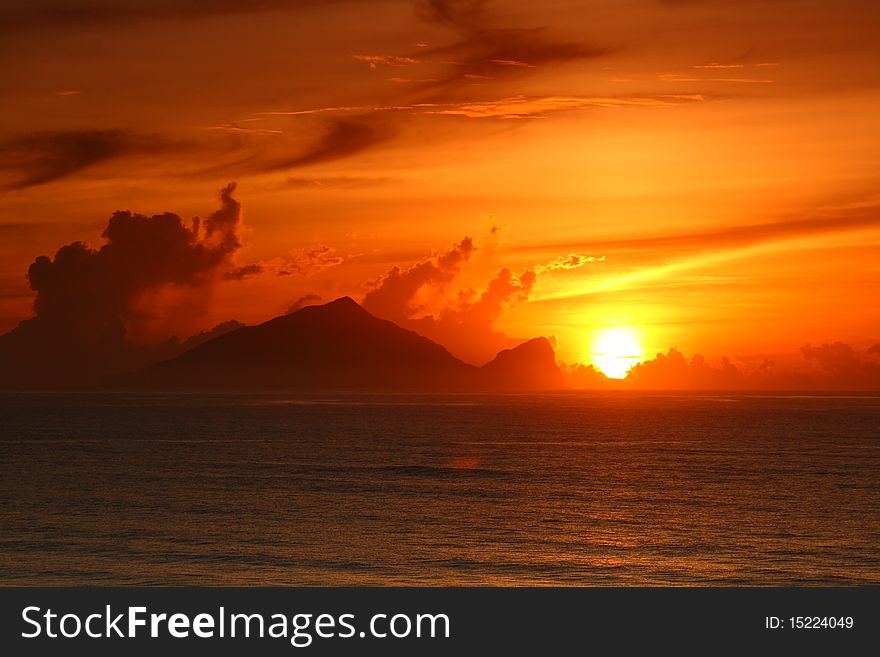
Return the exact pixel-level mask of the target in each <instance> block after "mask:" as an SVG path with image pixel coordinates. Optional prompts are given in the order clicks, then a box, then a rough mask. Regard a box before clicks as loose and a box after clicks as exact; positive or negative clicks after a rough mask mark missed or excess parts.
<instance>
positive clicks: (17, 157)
mask: <svg viewBox="0 0 880 657" xmlns="http://www.w3.org/2000/svg"><path fill="white" fill-rule="evenodd" d="M160 143H161V142H160V141H158V140H156V139H155V138H145V137H138V136H135V135H132V134H130V133H128V132H125V131H121V130H91V131H89V130H86V131H68V132H47V133H38V134H32V135H24V136H20V137H16V138H14V139H12V140H9V141H7V142H5V143H4V144H2V145H0V171H3V172H7V175H5V176H4V178H6V180H4V181H0V189H6V190H16V189H25V188H27V187H33V186H35V185H42V184H44V183H48V182H51V181H53V180H58V179H59V178H63V177H65V176H69V175H71V174H73V173H77V172H79V171H81V170H83V169H86V168H88V167H90V166H92V165H95V164H98V163H101V162H106V161H108V160H111V159H113V158H116V157H119V156H121V155H127V154H132V153H138V152H149V151H155V150H156V149H157V148H159V147H160Z"/></svg>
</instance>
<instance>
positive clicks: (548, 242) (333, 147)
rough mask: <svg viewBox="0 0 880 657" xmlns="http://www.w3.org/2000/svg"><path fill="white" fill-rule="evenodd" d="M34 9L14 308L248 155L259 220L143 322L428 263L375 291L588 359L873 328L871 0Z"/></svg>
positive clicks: (264, 301)
mask: <svg viewBox="0 0 880 657" xmlns="http://www.w3.org/2000/svg"><path fill="white" fill-rule="evenodd" d="M28 4H31V3H6V5H8V6H6V5H4V7H3V8H0V31H2V32H3V34H2V41H3V44H4V45H3V46H2V48H0V58H2V59H3V66H4V70H5V73H4V76H3V79H4V83H3V84H2V85H0V126H2V128H0V142H2V145H0V236H2V239H0V332H6V331H8V330H10V329H12V328H13V327H14V326H15V325H16V324H17V323H18V322H19V321H20V320H21V319H24V318H26V317H28V316H29V315H31V314H32V311H31V305H32V303H33V298H34V293H33V291H32V290H31V289H30V287H29V285H28V280H27V278H26V272H27V270H28V266H29V265H30V263H31V262H33V261H34V258H35V257H36V256H38V255H49V256H52V255H54V254H55V252H56V250H57V249H58V248H59V247H60V246H62V245H64V244H68V243H70V242H73V241H75V240H85V241H87V242H89V243H90V244H91V245H92V246H95V247H97V246H100V245H101V244H102V239H101V237H100V235H101V232H102V230H103V229H104V228H105V226H106V225H107V220H108V218H109V217H110V216H111V214H112V213H113V212H114V211H116V210H131V211H132V212H139V213H143V214H146V215H152V214H158V213H162V212H174V213H177V214H179V215H181V216H182V217H183V218H184V219H185V220H187V221H188V219H189V218H190V217H191V216H194V215H199V216H202V217H205V216H207V215H209V214H210V213H211V212H213V211H214V210H215V209H216V207H217V200H216V197H217V192H218V190H219V189H221V188H222V187H224V186H225V185H226V184H227V183H229V182H230V181H236V182H237V189H236V191H235V198H236V199H237V200H238V201H239V202H240V203H241V204H242V207H243V213H244V224H243V226H242V227H241V229H240V236H241V241H242V243H243V246H241V247H240V248H235V249H234V254H233V255H232V256H231V258H232V260H231V261H230V262H227V263H226V265H225V269H217V270H216V271H214V272H213V273H212V276H213V279H212V284H211V285H200V286H198V287H197V289H194V290H189V291H187V290H185V289H182V288H183V287H186V285H184V286H182V288H181V289H175V290H171V289H170V288H169V286H167V285H166V286H165V287H161V286H160V287H156V288H155V289H153V288H151V289H148V290H147V291H146V292H145V293H143V294H141V295H140V297H139V299H138V301H137V303H138V308H139V311H142V312H139V313H138V314H131V315H130V316H127V317H126V323H127V325H128V335H129V336H130V337H131V338H134V339H138V340H142V341H143V340H155V339H158V338H161V337H167V335H169V334H171V333H176V334H179V335H181V336H182V337H183V336H185V335H189V334H190V333H192V332H195V331H198V330H204V329H209V328H211V327H212V326H214V325H215V324H217V323H219V322H221V321H223V320H226V319H232V318H234V319H238V320H240V321H243V322H246V323H253V322H259V321H262V320H265V319H268V318H269V317H271V316H274V315H277V314H280V313H283V312H285V311H286V310H287V309H288V308H290V306H291V305H292V304H293V303H294V302H295V301H296V300H297V299H300V298H302V297H305V296H307V295H314V296H316V297H320V298H321V299H322V300H325V301H326V300H330V299H332V298H334V297H336V296H340V295H343V294H350V295H352V296H353V297H355V298H356V299H358V300H362V299H364V297H365V295H367V294H368V292H369V291H370V290H371V289H375V288H377V287H380V286H381V285H382V281H383V280H385V281H387V277H388V272H389V271H391V270H392V268H393V267H398V268H399V270H398V271H399V272H400V273H402V274H406V273H407V271H415V270H412V268H413V267H414V266H418V263H423V264H424V263H429V264H431V263H433V266H435V267H436V268H437V269H438V271H439V273H436V272H435V274H434V275H433V276H428V277H427V278H425V279H424V280H425V282H424V284H422V285H419V286H417V289H416V291H415V292H414V293H413V294H412V295H410V296H409V297H407V298H403V297H400V298H386V299H385V301H382V303H384V304H385V305H384V306H381V305H380V302H379V301H375V302H374V304H375V305H374V310H375V309H377V308H380V307H381V308H383V309H384V310H383V312H384V314H385V315H386V316H388V317H389V318H391V319H396V320H399V321H401V323H405V322H406V321H412V322H414V323H413V327H416V326H418V325H419V324H418V320H419V318H420V317H423V316H425V315H432V316H433V317H434V319H435V320H437V321H436V322H435V324H436V325H432V327H431V328H429V329H426V332H427V333H428V334H429V337H432V338H434V339H437V340H439V341H441V342H443V343H444V344H445V345H446V346H447V347H448V348H450V350H452V351H453V353H455V354H456V355H458V356H460V357H462V358H465V359H468V360H471V361H485V360H489V358H491V356H492V355H493V354H494V352H495V351H497V349H498V348H500V347H503V346H505V345H508V344H515V343H516V341H517V340H519V339H525V338H529V337H532V336H536V335H548V336H550V335H552V336H554V337H555V338H556V340H557V342H556V345H557V354H558V357H559V358H560V359H561V360H563V361H565V362H568V363H574V362H581V363H585V364H588V363H591V362H595V361H596V360H597V356H596V354H595V353H594V351H595V344H596V336H597V335H599V334H600V332H601V331H603V330H607V329H614V328H616V329H625V330H626V331H629V333H630V334H631V335H634V336H635V338H636V340H637V341H638V342H639V345H638V346H639V347H640V349H641V350H642V352H643V353H642V355H643V356H644V358H649V357H651V356H653V355H654V354H655V353H656V352H661V351H662V352H665V351H666V350H667V349H668V348H670V347H677V348H678V349H679V350H681V352H683V353H684V354H687V355H692V354H694V353H701V354H704V355H705V356H706V357H707V359H719V358H721V357H723V356H728V357H730V358H731V359H735V360H736V362H737V363H749V362H753V361H757V360H760V359H762V358H764V357H765V356H769V357H772V358H773V359H783V360H784V359H786V358H791V359H797V358H800V357H801V352H800V351H799V350H800V349H801V347H802V346H803V345H805V344H807V343H811V344H813V345H818V344H822V343H831V342H835V341H840V342H843V343H847V344H849V345H852V347H853V348H854V349H855V350H856V351H857V352H859V353H862V352H864V351H865V350H867V349H868V348H869V347H870V346H871V345H873V344H876V343H877V342H878V341H880V329H878V327H880V275H878V274H880V264H878V263H880V258H878V255H880V248H878V247H880V220H878V217H880V214H878V209H880V196H878V191H877V190H878V185H877V183H878V180H877V175H878V174H877V172H878V171H880V166H878V165H880V112H877V107H878V106H880V67H878V66H877V63H878V62H880V13H878V8H877V6H876V3H874V2H871V1H869V0H858V1H857V0H844V1H841V2H834V3H831V2H827V1H824V0H823V1H819V0H801V1H799V2H791V1H779V0H766V1H761V2H758V1H741V2H730V1H726V0H703V1H701V0H665V1H663V0H622V1H620V0H614V1H612V0H604V1H600V0H595V1H589V2H584V1H578V2H575V1H569V2H563V1H561V0H549V1H548V2H540V3H536V2H526V1H524V0H507V1H504V2H501V1H498V2H491V1H487V2H480V1H479V0H463V1H443V0H433V1H419V2H413V1H405V0H387V1H372V0H371V1H366V0H363V1H356V0H336V1H330V0H327V1H323V2H322V1H320V0H313V1H299V2H294V1H290V2H284V1H281V0H274V1H273V0H263V1H262V2H253V3H247V2H231V1H229V2H227V1H225V0H220V1H219V2H213V3H201V2H173V1H172V0H152V1H147V0H136V1H135V0H131V1H128V0H125V1H122V2H110V1H109V0H107V1H101V0H84V1H82V0H81V1H77V2H65V1H61V0H54V1H49V2H43V3H39V4H37V5H36V8H34V7H30V6H27V5H28ZM18 5H20V6H18ZM465 238H470V241H472V244H473V249H472V250H471V251H468V253H467V254H466V255H463V256H462V257H461V258H460V259H459V260H457V261H456V262H455V263H454V264H453V265H450V266H448V267H445V265H444V264H442V262H441V260H442V258H443V254H447V255H448V254H450V253H453V252H454V254H453V256H450V257H458V256H456V255H455V254H457V253H458V252H457V251H455V248H456V247H455V246H454V245H461V244H462V241H463V240H465ZM438 258H440V260H438ZM432 259H433V260H432ZM444 267H445V268H444ZM235 268H239V269H238V274H239V275H238V278H239V279H240V280H234V279H235V278H236V276H232V275H230V271H231V270H234V269H235ZM505 268H507V269H508V270H509V273H508V274H502V275H501V277H499V271H502V270H504V269H505ZM423 269H424V268H423ZM419 271H423V270H419ZM414 276H415V274H414V273H413V274H412V275H411V277H410V280H415V279H414V278H413V277H414ZM505 276H506V278H505ZM492 280H496V281H498V282H497V283H496V284H495V285H494V286H491V285H490V281H492ZM171 287H173V285H172V286H171ZM386 289H388V288H386ZM487 289H489V290H493V292H491V293H490V294H489V296H488V297H486V298H485V299H484V302H483V303H482V304H481V302H480V301H479V299H480V295H481V294H483V292H484V291H486V290H487ZM493 295H494V296H493ZM195 297H198V298H197V299H195ZM310 298H312V297H310ZM394 304H397V305H394ZM367 307H368V308H369V307H370V306H369V305H368V306H367ZM441 318H442V321H441ZM421 325H422V326H425V324H424V322H423V323H422V324H421ZM417 330H418V329H417ZM431 331H433V334H432V333H431ZM502 334H503V335H502ZM505 336H506V337H505ZM713 362H714V361H713Z"/></svg>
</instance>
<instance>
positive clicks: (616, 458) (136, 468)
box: [0, 392, 880, 586]
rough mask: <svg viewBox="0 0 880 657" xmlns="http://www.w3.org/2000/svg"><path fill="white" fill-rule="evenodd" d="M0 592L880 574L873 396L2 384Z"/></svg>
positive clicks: (813, 579)
mask: <svg viewBox="0 0 880 657" xmlns="http://www.w3.org/2000/svg"><path fill="white" fill-rule="evenodd" d="M0 436H2V437H0V449H2V456H0V496H2V508H0V583H2V585H6V586H10V585H184V584H186V585H190V584H191V585H229V586H249V585H285V586H290V585H414V586H435V585H498V586H513V585H516V586H545V585H563V586H654V585H661V586H685V585H686V586H704V585H749V586H751V585H754V586H770V585H807V586H813V585H820V586H825V585H863V584H874V585H876V584H880V397H878V396H857V395H853V396H847V395H781V394H780V395H740V394H731V395H727V394H725V395H718V394H635V393H613V392H608V393H589V392H571V393H560V394H534V395H529V394H526V395H482V394H466V395H465V394H461V395H416V394H412V395H409V394H395V395H391V394H375V395H367V394H358V395H332V394H320V395H317V394H316V395H302V394H294V393H289V394H287V393H277V394H141V393H137V394H132V393H57V394H56V393H52V394H50V393H3V394H0Z"/></svg>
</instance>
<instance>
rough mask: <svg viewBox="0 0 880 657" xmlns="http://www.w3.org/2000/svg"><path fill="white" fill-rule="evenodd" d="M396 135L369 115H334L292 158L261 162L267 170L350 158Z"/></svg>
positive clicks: (262, 166) (384, 124)
mask: <svg viewBox="0 0 880 657" xmlns="http://www.w3.org/2000/svg"><path fill="white" fill-rule="evenodd" d="M393 136H394V131H393V130H392V129H391V127H390V126H389V125H388V124H386V123H384V122H380V121H377V120H375V118H374V117H369V116H367V115H363V116H356V117H343V118H334V119H331V120H330V121H328V122H327V124H326V126H325V132H324V134H323V136H321V137H320V138H319V139H318V140H317V141H315V142H314V143H313V144H312V145H311V146H309V147H308V148H306V149H305V150H304V151H303V152H302V153H299V154H297V155H295V156H293V157H290V158H281V159H276V160H269V161H268V162H266V163H265V164H261V165H260V168H261V169H263V170H264V171H277V170H282V169H293V168H296V167H304V166H310V165H313V164H322V163H324V162H332V161H334V160H339V159H342V158H346V157H350V156H352V155H355V154H357V153H360V152H362V151H365V150H367V149H369V148H371V147H372V146H376V145H377V144H381V143H382V142H385V141H388V140H389V139H391V138H392V137H393Z"/></svg>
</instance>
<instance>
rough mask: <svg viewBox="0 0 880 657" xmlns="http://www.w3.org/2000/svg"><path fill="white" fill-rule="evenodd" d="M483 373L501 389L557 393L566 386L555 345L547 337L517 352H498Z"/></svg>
mask: <svg viewBox="0 0 880 657" xmlns="http://www.w3.org/2000/svg"><path fill="white" fill-rule="evenodd" d="M482 370H483V371H484V372H485V373H486V375H487V376H488V377H489V379H490V382H491V384H492V385H493V386H494V387H498V388H512V387H526V388H529V389H533V390H541V389H543V390H556V389H560V388H563V387H564V386H565V384H564V381H563V377H562V371H561V370H560V369H559V366H558V365H557V364H556V354H555V353H554V351H553V345H551V344H550V341H549V340H548V339H547V338H544V337H540V338H532V339H531V340H527V341H526V342H523V343H522V344H520V345H517V346H516V347H514V348H513V349H505V350H504V351H500V352H498V355H497V356H495V358H494V359H493V360H492V361H491V362H489V363H486V364H485V365H483V367H482Z"/></svg>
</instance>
